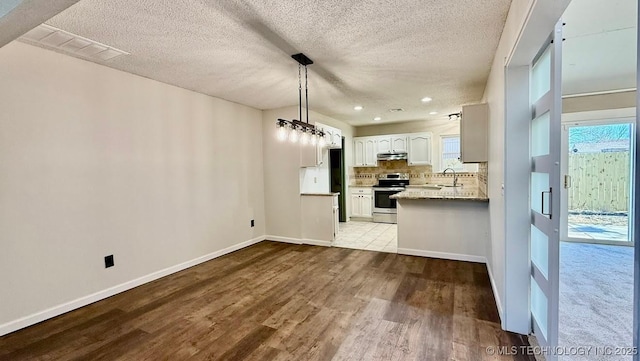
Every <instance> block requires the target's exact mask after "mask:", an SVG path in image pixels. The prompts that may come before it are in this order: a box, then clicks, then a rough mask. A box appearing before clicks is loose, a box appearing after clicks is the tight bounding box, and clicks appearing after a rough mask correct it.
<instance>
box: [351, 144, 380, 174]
mask: <svg viewBox="0 0 640 361" xmlns="http://www.w3.org/2000/svg"><path fill="white" fill-rule="evenodd" d="M377 164H378V145H377V140H376V139H375V137H364V138H354V139H353V165H354V166H355V167H375V166H376V165H377Z"/></svg>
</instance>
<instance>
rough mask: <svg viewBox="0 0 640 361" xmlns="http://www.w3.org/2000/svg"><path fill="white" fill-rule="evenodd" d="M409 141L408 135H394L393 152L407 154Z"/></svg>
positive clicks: (392, 137)
mask: <svg viewBox="0 0 640 361" xmlns="http://www.w3.org/2000/svg"><path fill="white" fill-rule="evenodd" d="M407 139H408V138H407V136H406V135H392V136H391V151H392V152H394V153H400V152H406V151H407V150H408V149H409V147H408V145H407Z"/></svg>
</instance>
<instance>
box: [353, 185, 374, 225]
mask: <svg viewBox="0 0 640 361" xmlns="http://www.w3.org/2000/svg"><path fill="white" fill-rule="evenodd" d="M372 202H373V198H372V195H371V188H351V217H358V218H371V217H373V203H372Z"/></svg>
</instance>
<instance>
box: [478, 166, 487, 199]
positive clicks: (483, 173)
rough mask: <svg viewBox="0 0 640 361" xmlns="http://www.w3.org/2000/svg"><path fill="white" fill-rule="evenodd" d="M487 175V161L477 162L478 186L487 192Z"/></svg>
mask: <svg viewBox="0 0 640 361" xmlns="http://www.w3.org/2000/svg"><path fill="white" fill-rule="evenodd" d="M488 177H489V165H488V164H487V162H482V163H478V188H480V190H481V191H482V192H484V194H487V178H488Z"/></svg>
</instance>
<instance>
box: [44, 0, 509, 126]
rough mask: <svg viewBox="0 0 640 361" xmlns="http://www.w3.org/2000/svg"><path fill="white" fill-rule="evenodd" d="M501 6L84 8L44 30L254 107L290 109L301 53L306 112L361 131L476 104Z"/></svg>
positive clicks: (153, 0)
mask: <svg viewBox="0 0 640 361" xmlns="http://www.w3.org/2000/svg"><path fill="white" fill-rule="evenodd" d="M510 3H511V0H491V1H478V0H457V1H450V0H402V1H382V0H378V1H356V0H325V1H317V0H298V1H293V0H287V1H283V0H270V1H266V0H238V1H231V0H223V1H220V0H209V1H205V0H136V1H132V0H113V1H107V0H81V1H80V2H78V3H77V4H76V5H74V6H72V7H70V8H69V9H67V10H66V11H64V12H62V13H60V14H59V15H57V16H55V17H54V18H52V19H50V20H49V21H47V22H46V23H47V24H50V25H53V26H55V27H58V28H61V29H63V30H67V31H70V32H72V33H75V34H78V35H81V36H84V37H87V38H89V39H93V40H95V41H98V42H101V43H104V44H107V45H110V46H113V47H116V48H119V49H122V50H124V51H127V52H129V53H131V55H129V56H122V57H119V58H116V59H113V60H111V61H108V62H105V63H104V64H105V65H107V66H110V67H113V68H116V69H120V70H124V71H127V72H131V73H134V74H138V75H142V76H145V77H148V78H152V79H156V80H159V81H162V82H166V83H169V84H174V85H177V86H180V87H183V88H187V89H191V90H195V91H197V92H201V93H205V94H209V95H212V96H216V97H220V98H223V99H227V100H230V101H234V102H238V103H241V104H246V105H249V106H252V107H255V108H259V109H272V108H278V107H282V106H290V105H295V104H297V102H298V92H297V90H298V87H297V82H298V79H297V74H298V73H297V63H296V62H295V61H294V60H293V59H291V58H290V55H291V54H295V53H298V52H303V53H305V54H306V55H307V56H309V57H310V58H311V59H313V60H314V62H315V64H313V65H310V66H309V98H310V102H309V105H310V108H311V109H312V110H315V111H318V112H320V113H323V114H325V115H328V116H330V117H333V118H336V119H340V120H344V121H346V122H348V123H350V124H352V125H364V124H371V123H384V122H391V121H404V120H417V119H437V118H442V117H444V116H446V114H448V113H452V112H457V111H459V110H460V106H461V105H462V104H466V103H473V102H478V101H479V100H480V99H481V97H482V95H483V92H484V88H485V84H486V80H487V77H488V74H489V70H490V67H491V63H492V61H493V57H494V53H495V49H496V47H497V44H498V41H499V39H500V35H501V33H502V29H503V26H504V22H505V19H506V16H507V12H508V10H509V6H510ZM425 96H429V97H432V98H433V101H432V102H431V103H428V104H423V103H421V101H420V99H421V98H423V97H425ZM355 105H362V106H364V110H362V111H359V112H358V111H355V110H354V109H353V107H354V106H355ZM390 108H404V109H405V111H404V112H400V113H390V112H389V111H388V110H389V109H390ZM431 111H438V112H439V114H438V115H429V114H428V113H429V112H431ZM376 116H380V117H381V118H382V120H381V121H377V122H376V121H373V118H374V117H376Z"/></svg>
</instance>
